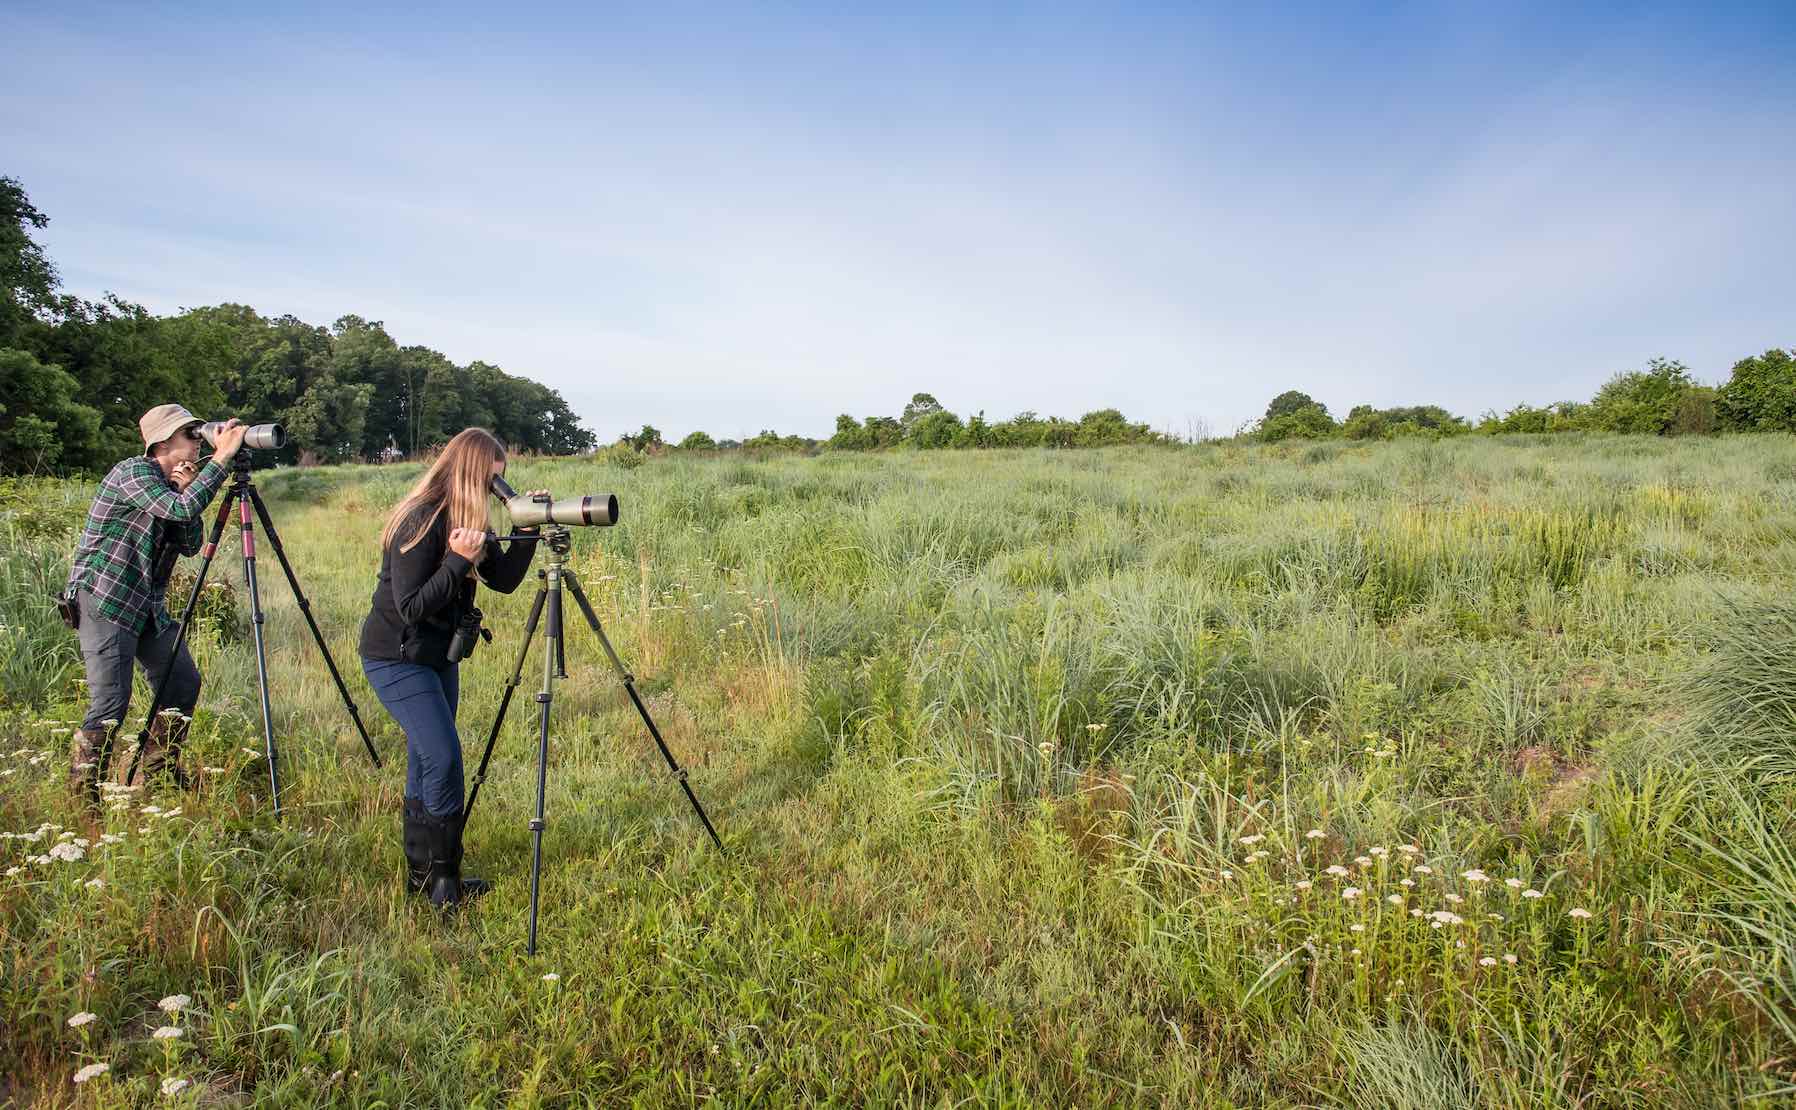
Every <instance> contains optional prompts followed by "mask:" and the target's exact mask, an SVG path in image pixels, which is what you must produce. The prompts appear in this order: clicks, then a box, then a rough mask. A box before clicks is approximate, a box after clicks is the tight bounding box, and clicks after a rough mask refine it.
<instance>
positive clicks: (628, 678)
mask: <svg viewBox="0 0 1796 1110" xmlns="http://www.w3.org/2000/svg"><path fill="white" fill-rule="evenodd" d="M562 573H563V574H564V575H565V576H566V578H567V588H568V590H569V591H570V592H571V593H572V594H573V595H574V601H575V603H577V604H578V605H579V606H580V611H581V612H582V613H584V614H586V623H587V624H588V625H590V626H592V632H593V635H595V636H597V637H598V638H599V643H600V645H602V646H603V647H604V649H605V654H606V655H608V656H610V657H611V665H612V666H613V667H614V668H616V670H617V674H618V677H619V678H621V679H623V681H624V690H625V692H626V693H628V694H629V695H630V701H631V702H632V703H633V704H634V705H635V706H636V712H637V713H638V714H640V715H641V717H642V723H643V724H645V725H647V726H648V728H649V735H650V736H653V737H654V738H655V746H656V747H658V748H660V749H661V757H662V758H663V759H665V760H667V767H668V770H670V771H672V772H673V774H674V778H676V779H678V780H679V782H680V789H681V790H684V791H685V792H686V800H687V801H689V802H691V803H692V811H693V812H694V813H696V814H698V819H699V821H700V823H701V824H703V825H704V826H705V831H706V832H708V833H710V834H711V843H713V844H715V845H717V850H718V851H720V852H721V851H723V841H722V840H721V839H720V838H719V837H718V835H717V830H716V829H714V828H712V827H711V819H710V818H709V817H707V816H705V807H704V806H702V805H700V804H699V802H698V795H697V794H694V793H693V792H692V784H691V783H690V782H688V781H686V772H685V770H684V769H683V768H681V766H680V764H679V762H678V761H676V760H675V759H674V757H673V752H671V751H669V750H668V748H667V741H665V740H663V739H662V738H661V730H660V729H658V728H656V727H655V720H654V718H653V717H650V716H649V710H648V706H646V705H644V704H642V696H641V695H640V694H638V693H637V692H636V676H635V675H633V674H631V673H630V672H629V671H627V670H625V669H624V664H623V661H622V660H620V659H618V657H617V652H616V651H614V650H612V647H611V641H610V639H608V638H607V637H606V635H605V629H604V628H603V627H601V626H600V625H599V616H598V614H597V613H595V612H593V609H592V603H591V602H589V601H587V600H586V591H585V590H582V589H581V588H580V581H579V579H577V578H575V577H574V573H573V572H572V571H563V572H562Z"/></svg>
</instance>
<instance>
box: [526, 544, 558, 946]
mask: <svg viewBox="0 0 1796 1110" xmlns="http://www.w3.org/2000/svg"><path fill="white" fill-rule="evenodd" d="M545 588H546V589H547V591H548V610H549V627H548V631H547V633H546V634H545V639H544V642H543V689H542V693H540V694H538V695H536V704H537V716H536V816H535V817H534V818H532V819H531V821H530V838H531V842H532V843H531V846H530V857H531V858H530V940H529V942H528V943H527V944H525V945H524V952H525V954H526V955H531V956H534V955H536V907H537V898H538V894H539V892H540V891H541V889H542V877H543V801H544V797H545V795H546V794H547V793H548V789H549V704H550V703H551V702H552V701H553V700H554V693H553V691H554V689H555V668H556V659H557V657H558V656H559V655H560V652H559V650H558V649H559V648H560V646H561V632H562V628H561V576H560V574H559V573H557V572H556V571H553V570H551V571H550V572H549V575H548V584H547V586H546V587H545Z"/></svg>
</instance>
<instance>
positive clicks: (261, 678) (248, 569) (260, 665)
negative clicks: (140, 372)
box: [237, 480, 281, 818]
mask: <svg viewBox="0 0 1796 1110" xmlns="http://www.w3.org/2000/svg"><path fill="white" fill-rule="evenodd" d="M243 484H244V485H246V486H247V485H248V484H249V483H248V482H247V480H245V481H244V482H243ZM237 521H238V531H239V532H240V533H241V534H242V536H243V581H244V583H245V584H246V585H247V586H248V587H249V611H250V619H251V620H252V622H253V624H252V627H253V629H254V631H255V635H256V686H257V688H258V690H259V691H260V693H261V695H262V737H263V740H264V741H265V743H266V747H265V748H264V754H265V755H266V756H267V759H268V789H269V793H270V797H271V799H272V800H273V802H274V815H275V817H277V818H278V817H280V815H281V772H280V767H279V765H278V764H277V763H276V756H277V753H276V752H275V748H274V710H273V709H271V708H270V707H269V704H268V642H267V640H266V638H265V637H264V636H263V634H262V625H263V623H264V622H265V620H266V618H265V617H264V616H263V615H262V595H261V593H260V592H259V590H258V589H257V586H256V533H255V528H254V526H253V525H251V523H250V503H249V498H248V497H247V496H244V495H243V494H241V493H239V494H238V497H237Z"/></svg>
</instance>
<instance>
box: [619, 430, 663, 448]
mask: <svg viewBox="0 0 1796 1110" xmlns="http://www.w3.org/2000/svg"><path fill="white" fill-rule="evenodd" d="M622 439H623V442H624V443H626V444H628V445H629V446H631V447H633V448H635V449H636V450H638V451H653V450H654V449H655V448H658V447H660V446H661V429H659V428H657V427H655V426H654V425H653V424H644V425H643V426H642V431H640V432H637V433H636V434H635V435H629V434H627V433H626V434H625V435H624V436H623V437H622Z"/></svg>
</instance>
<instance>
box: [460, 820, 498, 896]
mask: <svg viewBox="0 0 1796 1110" xmlns="http://www.w3.org/2000/svg"><path fill="white" fill-rule="evenodd" d="M467 827H468V815H467V814H466V813H465V812H464V813H458V814H456V816H455V870H456V871H457V872H460V871H461V859H462V849H461V838H462V832H463V830H465V829H466V828H467ZM491 889H493V884H492V883H489V882H487V881H486V880H485V879H483V878H481V877H480V876H478V875H467V874H463V875H462V877H461V896H462V897H463V898H478V897H480V896H481V895H482V894H485V893H486V892H487V891H489V890H491Z"/></svg>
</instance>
